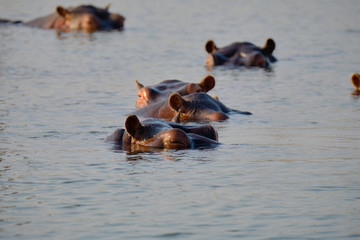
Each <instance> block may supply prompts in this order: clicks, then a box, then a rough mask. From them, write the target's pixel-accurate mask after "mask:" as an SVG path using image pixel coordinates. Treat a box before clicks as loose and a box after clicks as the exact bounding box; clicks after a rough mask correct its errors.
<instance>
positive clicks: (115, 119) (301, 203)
mask: <svg viewBox="0 0 360 240" xmlns="http://www.w3.org/2000/svg"><path fill="white" fill-rule="evenodd" d="M61 2H62V4H63V5H64V6H73V5H77V4H80V3H82V2H80V1H73V0H71V1H70V0H66V1H61ZM93 3H94V4H96V5H99V6H105V5H106V4H107V3H108V1H102V0H99V1H93ZM57 4H58V3H57V2H54V1H45V0H42V1H35V2H34V1H26V0H16V1H13V0H0V17H3V18H11V19H24V20H30V19H32V18H35V17H37V16H41V15H45V14H47V13H50V12H51V11H53V9H54V8H55V6H56V5H57ZM111 9H112V10H113V11H118V12H121V13H122V14H124V15H125V16H126V17H127V20H126V23H125V26H126V30H125V31H123V32H100V33H95V34H92V35H88V34H82V33H71V34H65V35H64V34H63V35H57V34H56V33H55V32H54V31H51V30H41V29H32V28H26V27H21V26H0V171H1V173H0V174H1V175H0V183H1V188H0V189H1V192H0V194H1V195H0V238H2V239H239V238H244V239H359V238H360V230H359V229H360V145H359V143H360V125H359V123H360V121H359V120H360V98H359V97H358V96H354V95H352V91H353V87H352V84H351V82H350V76H351V74H352V73H353V72H359V71H360V41H359V40H360V25H359V12H360V2H359V1H357V0H353V1H350V0H345V1H267V0H260V1H251V2H250V1H238V0H233V1H230V0H229V1H224V2H219V1H215V0H210V1H195V0H189V1H164V0H153V1H137V0H135V1H134V0H122V1H116V2H113V3H112V6H111ZM268 37H272V38H273V39H274V40H275V42H276V44H277V46H276V50H275V52H274V55H275V56H276V57H277V58H278V60H279V61H278V63H276V64H275V65H274V67H273V69H272V71H264V70H262V69H226V68H221V67H219V68H215V69H213V70H212V71H210V70H207V69H206V68H205V67H204V62H205V58H206V54H205V50H204V44H205V42H206V41H207V40H208V39H213V40H214V41H215V43H217V44H218V46H223V45H226V44H228V43H231V42H232V41H251V42H253V43H255V44H257V45H263V44H264V43H265V41H266V39H267V38H268ZM207 74H213V75H214V76H215V78H216V81H217V82H216V87H215V89H214V90H212V91H211V92H210V93H211V94H213V95H215V94H216V95H218V96H219V97H220V99H221V100H222V101H223V102H224V103H225V104H226V105H227V106H229V107H232V108H236V109H241V110H248V111H251V112H253V113H254V115H252V116H243V115H231V117H230V119H229V120H228V121H225V122H222V123H213V124H212V125H213V126H214V127H215V128H216V129H217V130H218V133H219V140H220V142H221V143H223V144H222V145H220V146H218V147H216V148H215V149H208V150H181V151H158V152H152V153H127V152H121V151H115V150H113V149H112V146H111V145H108V144H105V143H103V139H104V138H105V137H106V136H108V135H109V134H111V133H112V132H113V131H114V130H115V129H116V128H118V127H122V126H123V122H124V120H125V118H126V114H127V113H129V112H131V111H132V110H134V109H135V101H136V86H135V83H134V80H135V79H138V80H139V81H140V82H142V83H144V84H146V85H149V84H154V83H157V82H159V81H161V80H164V79H174V78H175V79H181V80H186V81H199V80H200V79H202V78H203V77H204V76H205V75H207Z"/></svg>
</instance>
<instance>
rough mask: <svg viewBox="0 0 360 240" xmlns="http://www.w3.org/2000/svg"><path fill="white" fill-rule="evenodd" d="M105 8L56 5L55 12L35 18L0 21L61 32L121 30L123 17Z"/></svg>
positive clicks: (1, 21) (0, 21) (0, 20)
mask: <svg viewBox="0 0 360 240" xmlns="http://www.w3.org/2000/svg"><path fill="white" fill-rule="evenodd" d="M108 9H109V5H108V6H106V7H105V8H97V7H94V6H92V5H81V6H78V7H69V8H63V7H61V6H58V7H56V10H55V13H52V14H49V15H47V16H44V17H40V18H36V19H34V20H32V21H29V22H22V21H11V20H6V19H0V23H22V24H24V25H26V26H30V27H38V28H44V29H56V30H58V31H62V32H69V31H77V30H80V31H84V32H94V31H99V30H114V29H117V30H121V29H122V28H123V27H124V21H125V18H124V17H123V16H121V15H120V14H117V13H110V12H109V11H108Z"/></svg>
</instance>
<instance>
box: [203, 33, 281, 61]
mask: <svg viewBox="0 0 360 240" xmlns="http://www.w3.org/2000/svg"><path fill="white" fill-rule="evenodd" d="M274 49H275V42H274V40H272V39H271V38H269V39H268V40H267V41H266V43H265V46H264V47H263V48H261V47H257V46H255V45H254V44H252V43H249V42H235V43H232V44H230V45H228V46H225V47H222V48H218V47H217V46H216V44H215V43H214V41H212V40H209V41H207V42H206V44H205V50H206V52H207V53H208V57H207V59H206V65H207V66H208V67H212V66H218V65H231V66H245V67H261V68H267V67H269V66H270V64H271V63H274V62H276V61H277V60H276V58H275V57H274V56H273V55H272V53H273V51H274Z"/></svg>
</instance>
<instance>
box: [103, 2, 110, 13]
mask: <svg viewBox="0 0 360 240" xmlns="http://www.w3.org/2000/svg"><path fill="white" fill-rule="evenodd" d="M109 8H110V3H108V5H106V6H105V7H104V9H105V10H106V11H108V10H109Z"/></svg>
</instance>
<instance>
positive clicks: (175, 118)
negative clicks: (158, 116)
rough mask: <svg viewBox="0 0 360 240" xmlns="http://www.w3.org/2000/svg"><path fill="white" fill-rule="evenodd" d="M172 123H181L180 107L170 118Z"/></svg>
mask: <svg viewBox="0 0 360 240" xmlns="http://www.w3.org/2000/svg"><path fill="white" fill-rule="evenodd" d="M171 121H172V122H174V123H181V109H179V111H178V113H177V114H176V115H175V116H174V117H173V118H172V119H171Z"/></svg>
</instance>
